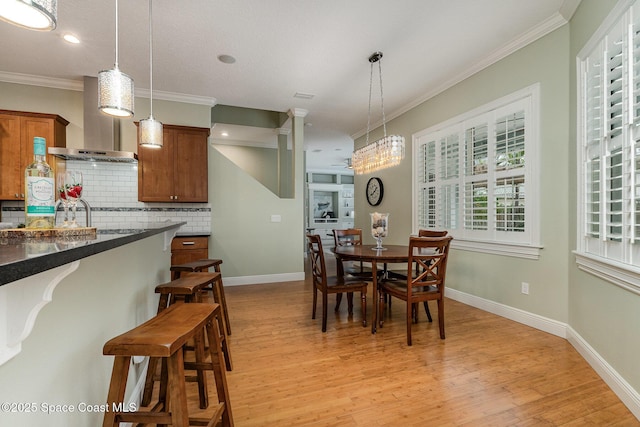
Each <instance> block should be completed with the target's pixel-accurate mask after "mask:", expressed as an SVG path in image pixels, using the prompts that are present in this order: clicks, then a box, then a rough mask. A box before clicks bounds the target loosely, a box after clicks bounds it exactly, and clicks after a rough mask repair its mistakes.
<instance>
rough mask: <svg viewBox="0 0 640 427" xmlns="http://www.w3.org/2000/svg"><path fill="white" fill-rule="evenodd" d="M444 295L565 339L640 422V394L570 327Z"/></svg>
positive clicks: (453, 293) (447, 291)
mask: <svg viewBox="0 0 640 427" xmlns="http://www.w3.org/2000/svg"><path fill="white" fill-rule="evenodd" d="M445 296H446V297H447V298H451V299H452V300H455V301H459V302H461V303H464V304H467V305H470V306H472V307H476V308H479V309H480V310H484V311H488V312H489V313H493V314H496V315H498V316H501V317H505V318H507V319H510V320H513V321H514V322H518V323H522V324H524V325H527V326H531V327H532V328H535V329H538V330H541V331H544V332H548V333H550V334H553V335H556V336H558V337H561V338H565V339H566V340H567V341H569V343H570V344H571V345H572V346H573V347H574V348H575V349H576V351H577V352H578V353H580V355H581V356H582V357H583V358H584V359H585V360H586V361H587V363H588V364H589V365H590V366H591V367H592V368H593V370H594V371H596V373H597V374H598V375H599V376H600V377H601V378H602V380H603V381H604V382H605V383H607V385H608V386H609V387H610V388H611V390H613V392H614V393H615V394H616V395H617V396H618V397H619V398H620V400H621V401H622V403H624V404H625V406H626V407H627V408H629V410H630V411H631V413H632V414H633V415H634V416H635V417H636V418H638V419H640V394H639V393H638V392H637V391H636V390H635V389H634V388H633V387H632V386H631V385H630V384H629V383H628V382H627V381H626V380H625V379H624V378H623V377H622V376H621V375H620V374H619V373H618V372H617V371H616V370H615V369H613V367H612V366H611V365H609V363H607V361H606V360H605V359H604V358H603V357H602V356H600V354H598V352H597V351H595V349H594V348H593V347H591V346H590V345H589V343H588V342H587V341H585V340H584V339H583V338H582V337H581V336H580V334H578V333H577V332H576V331H575V330H573V329H572V328H571V326H569V325H567V324H565V323H562V322H558V321H555V320H553V319H548V318H546V317H543V316H539V315H537V314H533V313H529V312H527V311H524V310H520V309H517V308H513V307H509V306H507V305H504V304H500V303H497V302H495V301H491V300H487V299H484V298H480V297H477V296H475V295H470V294H467V293H464V292H460V291H458V290H456V289H450V288H446V289H445Z"/></svg>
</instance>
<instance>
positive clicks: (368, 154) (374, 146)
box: [351, 52, 404, 175]
mask: <svg viewBox="0 0 640 427" xmlns="http://www.w3.org/2000/svg"><path fill="white" fill-rule="evenodd" d="M381 59H382V52H375V53H373V54H372V55H371V56H370V57H369V63H370V64H371V74H370V77H369V113H368V115H367V140H366V142H365V146H364V147H362V148H359V149H357V150H356V151H354V152H353V156H352V159H351V164H352V166H353V171H354V173H355V174H357V175H361V174H365V173H370V172H375V171H378V170H380V169H386V168H388V167H391V166H397V165H399V164H400V161H402V159H404V137H403V136H400V135H388V136H387V124H386V120H385V116H384V96H383V92H382V65H381V64H382V61H381ZM376 62H377V63H378V74H379V76H380V103H381V106H382V127H383V129H384V136H383V137H382V138H380V139H379V140H377V141H374V142H372V143H369V127H370V124H371V88H372V86H373V64H374V63H376Z"/></svg>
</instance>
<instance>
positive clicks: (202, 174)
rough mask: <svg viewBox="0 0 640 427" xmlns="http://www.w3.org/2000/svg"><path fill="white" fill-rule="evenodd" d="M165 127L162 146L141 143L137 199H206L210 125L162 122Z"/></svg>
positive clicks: (196, 200) (144, 200)
mask: <svg viewBox="0 0 640 427" xmlns="http://www.w3.org/2000/svg"><path fill="white" fill-rule="evenodd" d="M136 126H137V123H136ZM163 129H164V134H163V139H164V146H163V147H162V148H149V147H141V146H138V200H139V201H141V202H177V203H185V202H191V203H196V202H205V203H206V202H207V201H208V192H209V187H208V173H207V172H208V168H207V160H208V155H207V139H208V137H209V132H210V130H209V128H198V127H190V126H176V125H163ZM138 132H139V130H138Z"/></svg>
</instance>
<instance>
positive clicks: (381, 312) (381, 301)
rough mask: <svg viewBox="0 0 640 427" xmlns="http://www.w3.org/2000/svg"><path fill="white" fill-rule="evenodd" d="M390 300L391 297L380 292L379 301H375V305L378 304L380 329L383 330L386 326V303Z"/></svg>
mask: <svg viewBox="0 0 640 427" xmlns="http://www.w3.org/2000/svg"><path fill="white" fill-rule="evenodd" d="M387 298H389V299H391V295H389V294H386V293H384V292H382V290H380V291H379V295H378V301H374V302H373V303H374V304H378V327H379V328H382V325H384V320H383V319H384V309H385V301H386V299H387Z"/></svg>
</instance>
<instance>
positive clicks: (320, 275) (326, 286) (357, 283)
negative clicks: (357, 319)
mask: <svg viewBox="0 0 640 427" xmlns="http://www.w3.org/2000/svg"><path fill="white" fill-rule="evenodd" d="M307 245H308V248H309V257H311V272H312V275H313V278H312V280H313V311H312V315H311V318H312V319H315V318H316V306H317V303H318V291H319V292H320V293H321V294H322V332H326V331H327V304H328V295H329V294H336V296H337V295H342V294H343V293H347V302H348V310H349V315H353V293H354V292H360V300H361V307H360V310H361V312H362V326H367V285H368V283H367V282H365V281H363V280H361V279H359V278H356V277H352V278H350V277H348V276H347V277H344V276H343V277H340V276H337V275H336V276H327V269H326V264H325V260H324V251H323V249H322V240H321V239H320V236H319V235H317V234H307Z"/></svg>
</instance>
